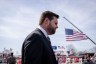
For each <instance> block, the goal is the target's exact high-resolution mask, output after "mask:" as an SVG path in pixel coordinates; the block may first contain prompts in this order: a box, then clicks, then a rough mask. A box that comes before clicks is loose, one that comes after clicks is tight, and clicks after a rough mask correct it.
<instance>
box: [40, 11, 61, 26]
mask: <svg viewBox="0 0 96 64" xmlns="http://www.w3.org/2000/svg"><path fill="white" fill-rule="evenodd" d="M53 17H56V18H59V15H57V14H55V13H53V12H51V11H45V12H43V13H42V15H41V18H40V21H39V25H41V24H42V23H43V22H44V20H45V18H48V19H49V20H50V21H51V20H52V19H53Z"/></svg>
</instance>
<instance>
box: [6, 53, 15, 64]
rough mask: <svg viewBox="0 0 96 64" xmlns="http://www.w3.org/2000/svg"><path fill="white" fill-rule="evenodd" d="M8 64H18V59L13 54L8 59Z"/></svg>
mask: <svg viewBox="0 0 96 64" xmlns="http://www.w3.org/2000/svg"><path fill="white" fill-rule="evenodd" d="M7 64H16V58H15V57H14V56H13V53H11V54H10V56H9V57H8V59H7Z"/></svg>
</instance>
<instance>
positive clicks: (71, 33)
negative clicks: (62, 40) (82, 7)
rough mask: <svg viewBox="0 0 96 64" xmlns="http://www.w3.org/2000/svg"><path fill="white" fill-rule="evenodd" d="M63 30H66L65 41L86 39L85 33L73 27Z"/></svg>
mask: <svg viewBox="0 0 96 64" xmlns="http://www.w3.org/2000/svg"><path fill="white" fill-rule="evenodd" d="M65 32H66V41H80V40H86V39H87V37H86V35H85V34H83V33H81V32H78V31H76V30H73V29H65Z"/></svg>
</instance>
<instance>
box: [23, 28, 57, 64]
mask: <svg viewBox="0 0 96 64" xmlns="http://www.w3.org/2000/svg"><path fill="white" fill-rule="evenodd" d="M22 64H58V63H57V61H56V58H55V55H54V52H53V49H52V47H51V44H50V41H48V39H47V38H46V37H45V35H44V34H43V32H42V31H41V30H40V29H36V30H35V31H33V32H32V33H31V34H29V35H28V36H27V38H26V39H25V41H24V43H23V46H22Z"/></svg>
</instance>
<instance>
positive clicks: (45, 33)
mask: <svg viewBox="0 0 96 64" xmlns="http://www.w3.org/2000/svg"><path fill="white" fill-rule="evenodd" d="M38 28H39V29H40V30H41V31H42V32H43V33H44V35H45V36H46V38H47V37H48V34H47V32H46V31H45V30H44V29H43V28H42V27H41V26H38Z"/></svg>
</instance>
